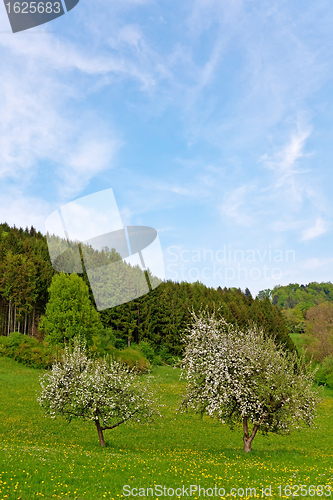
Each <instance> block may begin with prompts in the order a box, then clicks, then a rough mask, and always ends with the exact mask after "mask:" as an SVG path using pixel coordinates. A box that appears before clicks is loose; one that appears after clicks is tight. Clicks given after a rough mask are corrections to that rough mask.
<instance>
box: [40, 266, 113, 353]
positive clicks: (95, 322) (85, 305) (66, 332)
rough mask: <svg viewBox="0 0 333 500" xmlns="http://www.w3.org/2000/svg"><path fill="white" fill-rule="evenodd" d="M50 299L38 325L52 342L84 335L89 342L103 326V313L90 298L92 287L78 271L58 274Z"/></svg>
mask: <svg viewBox="0 0 333 500" xmlns="http://www.w3.org/2000/svg"><path fill="white" fill-rule="evenodd" d="M49 294H50V300H49V301H48V303H47V306H46V310H45V315H44V316H42V317H41V320H40V324H39V329H40V330H41V331H42V332H43V333H44V334H45V339H46V340H48V341H49V342H50V343H51V344H61V343H64V342H68V341H69V340H70V339H72V338H74V337H79V336H81V337H83V338H85V339H86V340H87V341H88V342H90V341H91V338H92V336H93V335H94V334H96V333H98V332H99V331H101V330H102V329H103V325H102V323H101V321H100V317H99V314H98V312H97V311H96V309H95V308H94V306H93V305H92V303H91V301H90V299H89V289H88V287H87V285H86V284H85V282H84V281H83V279H82V278H80V277H79V276H78V275H77V274H75V273H73V274H69V275H68V274H58V275H55V276H54V277H53V279H52V284H51V286H50V288H49Z"/></svg>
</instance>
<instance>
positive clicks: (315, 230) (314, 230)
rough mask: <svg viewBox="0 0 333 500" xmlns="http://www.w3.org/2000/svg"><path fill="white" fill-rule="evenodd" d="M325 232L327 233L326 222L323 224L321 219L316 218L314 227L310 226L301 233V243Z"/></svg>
mask: <svg viewBox="0 0 333 500" xmlns="http://www.w3.org/2000/svg"><path fill="white" fill-rule="evenodd" d="M327 231H328V224H327V222H325V221H324V220H323V219H321V218H318V219H317V220H316V223H315V225H314V226H311V227H309V228H308V229H305V230H304V231H303V232H302V239H301V241H307V240H312V239H314V238H318V237H319V236H322V235H323V234H325V233H326V232H327Z"/></svg>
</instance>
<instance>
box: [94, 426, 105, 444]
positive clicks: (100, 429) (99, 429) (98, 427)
mask: <svg viewBox="0 0 333 500" xmlns="http://www.w3.org/2000/svg"><path fill="white" fill-rule="evenodd" d="M95 425H96V428H97V432H98V437H99V444H100V445H101V446H102V447H103V448H105V441H104V436H103V431H102V428H101V424H100V423H99V420H95Z"/></svg>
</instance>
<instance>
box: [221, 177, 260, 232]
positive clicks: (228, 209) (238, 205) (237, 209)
mask: <svg viewBox="0 0 333 500" xmlns="http://www.w3.org/2000/svg"><path fill="white" fill-rule="evenodd" d="M253 189H254V188H253V186H251V185H245V186H241V187H239V188H236V189H234V190H233V191H232V192H231V193H230V194H229V195H228V196H227V197H226V200H225V202H224V203H223V205H222V206H220V212H221V214H222V215H223V216H226V217H228V218H230V219H232V220H233V221H234V222H236V223H237V224H240V225H241V226H247V227H250V226H251V225H252V224H253V222H254V219H253V217H252V215H250V201H249V198H248V195H250V193H251V192H252V193H253Z"/></svg>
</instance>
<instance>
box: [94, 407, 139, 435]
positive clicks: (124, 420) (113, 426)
mask: <svg viewBox="0 0 333 500" xmlns="http://www.w3.org/2000/svg"><path fill="white" fill-rule="evenodd" d="M138 411H139V410H135V411H134V412H133V413H131V415H130V416H129V417H127V418H124V419H123V420H121V421H120V422H117V423H116V424H114V425H111V426H105V427H101V429H102V431H105V430H107V429H114V428H115V427H118V425H120V424H123V423H124V422H126V421H127V420H129V419H130V418H132V417H133V415H135V414H136V413H137V412H138Z"/></svg>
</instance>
